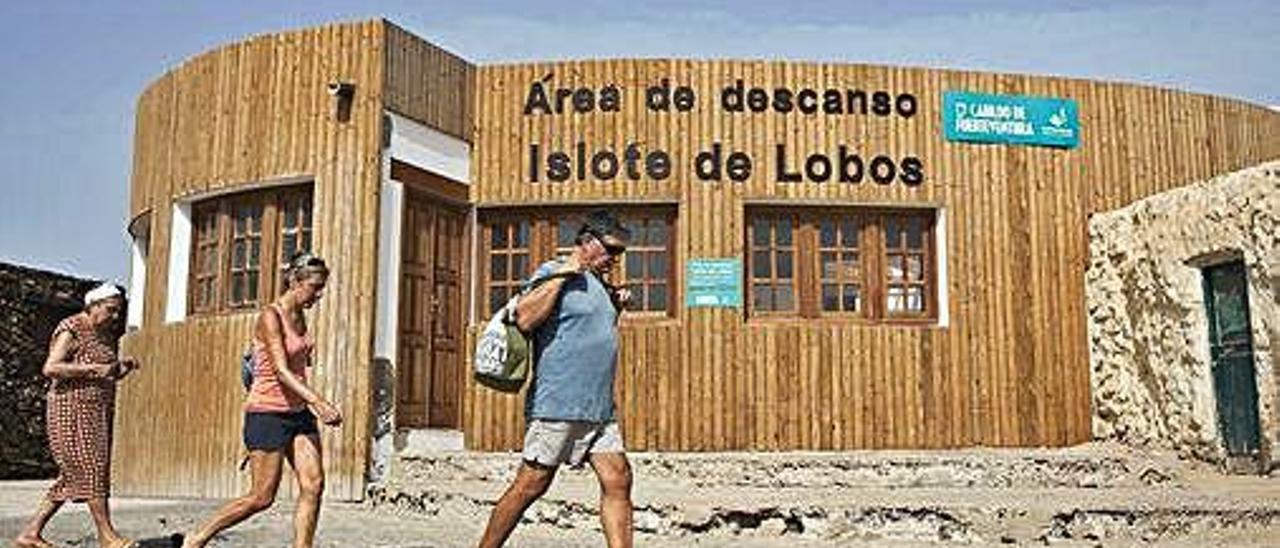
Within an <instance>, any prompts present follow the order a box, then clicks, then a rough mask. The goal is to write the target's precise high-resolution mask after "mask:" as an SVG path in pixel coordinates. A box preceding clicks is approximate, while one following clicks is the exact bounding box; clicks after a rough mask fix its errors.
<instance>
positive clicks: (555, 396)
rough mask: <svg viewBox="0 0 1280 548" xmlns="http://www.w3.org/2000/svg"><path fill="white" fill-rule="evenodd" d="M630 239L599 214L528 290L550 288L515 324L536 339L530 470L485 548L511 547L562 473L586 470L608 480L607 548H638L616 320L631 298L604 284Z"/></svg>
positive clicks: (528, 406) (529, 404) (502, 507)
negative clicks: (616, 391)
mask: <svg viewBox="0 0 1280 548" xmlns="http://www.w3.org/2000/svg"><path fill="white" fill-rule="evenodd" d="M629 237H630V234H628V232H627V230H626V229H624V228H623V227H622V225H621V224H619V223H618V220H617V218H616V217H614V216H613V214H611V213H609V212H607V211H595V212H592V213H591V214H590V215H588V216H587V218H586V221H585V222H584V223H583V224H582V227H581V228H580V229H579V230H578V235H577V239H576V241H575V245H574V248H573V251H572V252H571V253H570V254H569V255H568V256H565V257H563V258H560V259H557V260H554V261H549V262H547V263H545V264H543V265H542V266H540V267H539V268H538V270H537V271H536V272H534V274H533V276H532V277H531V278H530V280H529V281H530V283H532V282H533V281H536V280H539V279H542V278H548V277H549V278H551V279H550V280H548V281H546V282H545V283H543V284H541V285H539V286H537V287H536V288H535V289H533V290H532V291H530V292H528V293H527V294H525V295H523V296H521V297H520V300H519V301H518V302H517V305H516V325H517V326H518V327H519V328H520V329H521V330H522V331H525V332H526V333H528V332H532V334H533V339H534V370H533V371H534V372H533V380H532V381H531V383H530V385H529V388H528V391H527V392H526V395H525V420H526V421H527V429H526V431H525V439H524V452H523V458H524V462H523V463H522V464H521V466H520V470H519V471H518V472H517V473H516V477H515V480H514V481H512V483H511V486H510V487H509V488H507V491H506V493H504V494H503V495H502V498H501V499H499V500H498V503H497V505H495V506H494V508H493V513H492V514H490V516H489V525H488V526H487V527H486V528H485V532H484V537H483V538H482V539H481V540H480V546H481V547H482V548H487V547H496V546H501V545H502V543H504V542H506V540H507V537H508V536H510V535H511V531H512V530H514V529H515V527H516V524H517V523H519V521H520V516H521V515H523V514H524V511H525V510H526V509H527V508H528V507H529V505H530V504H533V501H535V500H537V499H538V498H539V497H541V496H542V495H543V494H544V493H546V492H547V488H548V487H550V486H551V480H553V479H554V478H555V474H556V470H557V468H558V467H559V466H560V465H561V464H565V463H568V464H569V465H570V466H572V467H579V466H581V465H582V464H583V462H584V461H586V462H590V464H591V468H592V469H593V470H595V473H596V477H597V479H599V481H600V522H601V524H602V525H603V527H604V534H605V538H606V540H607V541H608V543H609V546H610V547H611V548H618V547H628V548H629V547H630V546H631V545H632V531H631V524H632V517H631V513H632V509H631V465H630V463H628V462H627V456H626V453H625V452H624V451H625V450H624V448H623V444H622V434H621V432H620V431H619V430H618V423H617V418H616V417H615V415H614V405H613V381H614V372H615V371H616V370H617V365H618V329H617V321H618V314H619V313H620V312H621V310H620V306H621V303H623V302H625V301H626V300H627V298H628V297H629V295H627V294H626V290H625V289H621V290H619V289H615V288H613V287H611V286H610V285H608V284H606V283H605V282H604V279H603V277H602V276H603V275H604V274H605V273H607V272H609V270H611V269H612V268H613V267H614V264H615V263H616V261H617V260H618V257H619V256H621V255H622V253H623V252H625V251H626V242H627V239H628V238H629Z"/></svg>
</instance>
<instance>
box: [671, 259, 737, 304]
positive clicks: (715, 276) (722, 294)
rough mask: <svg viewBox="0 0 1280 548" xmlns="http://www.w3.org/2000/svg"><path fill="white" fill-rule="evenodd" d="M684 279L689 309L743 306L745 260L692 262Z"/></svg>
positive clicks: (688, 264)
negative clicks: (743, 269)
mask: <svg viewBox="0 0 1280 548" xmlns="http://www.w3.org/2000/svg"><path fill="white" fill-rule="evenodd" d="M684 279H685V286H684V287H685V291H684V304H685V306H686V307H689V308H695V307H723V308H741V307H742V260H741V259H708V258H701V259H690V260H689V261H688V262H686V263H685V276H684Z"/></svg>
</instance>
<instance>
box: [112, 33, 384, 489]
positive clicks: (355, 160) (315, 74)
mask: <svg viewBox="0 0 1280 548" xmlns="http://www.w3.org/2000/svg"><path fill="white" fill-rule="evenodd" d="M385 29H386V26H385V23H384V22H383V21H368V22H361V23H352V24H335V25H328V26H323V27H318V28H313V29H308V30H302V31H296V32H285V33H279V34H273V35H266V36H261V37H256V38H252V39H249V40H247V41H244V42H240V43H236V44H232V45H228V46H225V47H222V48H219V49H217V50H213V51H210V52H208V53H205V54H202V55H200V56H197V57H195V58H193V59H191V60H189V61H187V62H185V63H183V64H182V65H181V66H179V67H177V68H175V69H173V70H172V71H171V72H169V73H168V74H166V75H165V76H163V77H161V78H160V79H158V80H157V81H156V82H155V83H153V84H152V85H151V86H150V87H149V88H148V89H147V90H146V91H145V92H144V93H143V94H142V96H141V97H140V99H139V101H138V105H137V125H136V133H135V138H134V172H133V181H132V194H131V201H130V204H131V212H132V213H133V214H135V215H136V214H140V213H142V212H144V211H146V210H150V211H151V212H152V224H151V240H150V241H151V246H150V256H149V258H148V276H147V280H148V286H147V288H146V296H145V303H144V304H145V313H144V321H143V326H142V329H141V330H139V331H136V332H134V333H132V334H130V335H128V336H127V337H126V339H125V341H124V348H125V351H126V352H129V353H131V354H133V355H136V356H138V357H139V358H140V359H141V360H142V362H143V363H144V364H145V369H144V370H143V372H142V373H141V374H139V375H137V376H135V377H134V378H133V379H132V380H131V381H130V382H127V383H124V384H123V385H122V387H121V393H120V398H119V403H118V410H117V415H116V447H115V455H116V457H115V459H114V470H113V473H114V478H115V482H116V485H117V492H120V493H126V494H133V495H167V496H174V495H177V496H183V495H186V496H213V497H229V496H233V495H236V494H239V493H242V492H244V490H245V488H246V487H247V481H248V475H247V474H246V473H241V472H238V471H237V464H238V463H239V461H240V456H241V454H242V449H241V447H242V446H241V441H240V426H241V420H242V419H241V413H242V411H241V402H242V399H243V389H242V388H241V387H240V385H239V381H238V372H237V371H238V365H237V363H238V360H239V353H240V351H241V350H243V348H244V346H245V345H246V344H247V342H248V341H249V336H250V331H251V329H252V324H253V321H254V315H253V314H252V313H239V314H230V315H215V316H207V317H191V318H187V319H186V320H185V321H182V322H175V323H166V322H165V307H166V293H167V290H168V288H167V284H168V281H169V280H168V274H169V273H168V269H169V255H170V251H171V250H170V249H169V242H170V229H171V226H172V212H173V206H174V203H175V202H176V201H181V200H186V199H189V198H191V197H193V196H201V195H207V194H211V193H219V192H231V191H234V190H235V189H236V187H239V186H243V185H249V184H258V183H269V182H272V181H279V180H282V179H286V178H297V179H299V180H314V210H313V211H314V221H313V224H314V228H315V232H314V234H315V236H314V238H315V240H314V248H315V251H316V252H318V253H319V254H320V255H322V256H324V257H326V258H327V259H329V261H330V264H331V265H332V267H333V275H332V277H331V278H330V281H329V287H328V289H327V290H326V296H325V299H324V301H322V303H321V304H320V305H319V306H318V307H317V308H316V309H314V310H313V311H312V312H310V313H309V318H310V321H311V326H312V327H311V328H312V330H313V333H314V335H315V338H316V340H317V343H318V344H317V349H316V364H317V365H316V367H315V369H314V370H313V373H312V374H313V378H314V384H315V385H316V386H318V387H319V389H320V391H321V392H322V393H323V394H324V395H325V396H326V397H328V398H331V399H332V401H335V402H337V403H338V404H339V405H340V406H341V408H342V411H343V413H344V414H345V415H346V417H347V421H346V422H345V424H344V425H343V426H342V427H341V428H338V429H328V428H326V429H324V435H323V441H324V444H325V449H324V461H325V465H326V467H327V470H328V477H329V481H328V493H329V495H330V496H331V497H335V498H340V499H358V498H360V497H361V496H362V495H363V493H362V491H363V487H364V472H365V469H366V465H365V464H366V460H367V454H368V444H369V420H368V416H369V405H370V401H369V396H368V395H369V382H370V379H369V362H370V359H371V349H372V336H373V328H372V320H373V309H374V306H373V305H374V302H375V300H374V294H373V292H374V280H375V276H374V274H375V273H374V270H375V268H376V265H377V260H376V259H377V256H376V253H377V233H376V232H377V219H378V213H377V207H378V184H379V180H380V175H379V173H380V169H381V168H380V156H379V155H380V151H381V133H380V131H381V130H380V128H381V117H382V110H383V98H382V95H381V94H382V90H383V84H384V75H383V72H384V69H385V63H384V55H383V50H384V46H385V42H384V33H385ZM332 81H347V82H351V83H354V84H355V86H356V92H355V96H354V101H353V104H352V108H351V113H350V119H349V120H348V121H340V120H337V119H336V117H335V103H334V98H333V97H331V96H330V95H329V94H328V93H327V91H326V86H327V84H328V83H329V82H332ZM264 252H266V253H271V252H273V251H270V250H264Z"/></svg>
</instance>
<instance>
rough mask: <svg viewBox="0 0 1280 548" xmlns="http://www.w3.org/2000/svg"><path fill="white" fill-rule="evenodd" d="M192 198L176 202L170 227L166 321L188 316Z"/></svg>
mask: <svg viewBox="0 0 1280 548" xmlns="http://www.w3.org/2000/svg"><path fill="white" fill-rule="evenodd" d="M191 203H192V201H191V200H182V201H179V202H174V204H173V215H172V216H171V217H172V219H173V220H172V225H173V226H172V227H170V229H169V290H168V292H167V293H166V295H165V304H164V321H165V323H174V322H180V321H182V320H184V319H186V317H187V271H188V267H189V266H190V265H191Z"/></svg>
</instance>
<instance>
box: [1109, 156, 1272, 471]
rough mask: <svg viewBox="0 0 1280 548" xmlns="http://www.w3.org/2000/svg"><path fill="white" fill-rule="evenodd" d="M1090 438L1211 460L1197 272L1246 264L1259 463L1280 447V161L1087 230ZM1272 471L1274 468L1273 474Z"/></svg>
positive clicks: (1209, 387)
mask: <svg viewBox="0 0 1280 548" xmlns="http://www.w3.org/2000/svg"><path fill="white" fill-rule="evenodd" d="M1089 240H1090V243H1089V254H1090V259H1089V265H1088V269H1087V272H1086V277H1085V285H1086V288H1085V293H1086V300H1087V304H1088V311H1089V312H1088V313H1089V319H1088V322H1089V356H1090V358H1089V360H1090V368H1091V383H1092V388H1093V406H1094V409H1093V434H1094V437H1095V438H1097V439H1108V440H1118V441H1121V442H1124V443H1129V444H1134V445H1148V446H1160V447H1166V448H1170V449H1173V450H1175V451H1177V452H1178V453H1179V454H1182V455H1183V456H1187V457H1194V458H1199V459H1204V460H1209V461H1222V460H1223V459H1224V458H1225V457H1226V453H1225V451H1224V450H1223V448H1222V447H1223V444H1222V440H1221V435H1220V433H1219V429H1218V426H1217V422H1216V420H1217V410H1216V408H1215V405H1216V403H1215V396H1214V389H1213V377H1212V373H1211V369H1210V354H1209V331H1208V329H1209V327H1208V316H1207V312H1206V309H1205V302H1204V288H1203V285H1202V283H1203V282H1202V273H1201V269H1202V268H1203V267H1205V266H1209V265H1213V264H1217V263H1221V262H1224V261H1229V260H1243V262H1244V265H1245V268H1246V272H1247V277H1248V293H1249V309H1250V314H1251V317H1252V318H1251V325H1252V335H1253V345H1254V367H1255V368H1256V371H1257V376H1256V378H1257V381H1258V398H1259V404H1258V405H1259V409H1258V412H1259V413H1258V414H1259V422H1260V427H1261V434H1262V440H1261V446H1262V457H1263V462H1264V464H1269V465H1271V464H1273V463H1276V460H1275V458H1276V457H1275V452H1274V450H1273V447H1274V446H1275V443H1276V441H1277V439H1280V417H1278V416H1277V412H1278V410H1280V401H1277V398H1280V392H1278V391H1277V386H1276V385H1277V381H1278V380H1280V376H1278V375H1280V372H1278V371H1277V369H1276V365H1277V363H1280V356H1278V355H1277V353H1278V352H1280V291H1278V289H1280V162H1269V163H1266V164H1262V165H1259V166H1255V167H1252V168H1248V169H1244V170H1241V171H1237V172H1234V173H1230V174H1227V175H1222V176H1219V177H1215V178H1213V179H1210V180H1207V181H1200V182H1196V183H1193V184H1190V185H1187V186H1184V187H1181V188H1177V189H1174V190H1171V191H1168V192H1165V193H1162V194H1158V195H1155V196H1151V197H1149V198H1146V199H1144V200H1141V201H1139V202H1136V203H1133V204H1130V205H1129V206H1127V207H1124V208H1122V209H1118V210H1115V211H1110V212H1106V213H1101V214H1097V215H1095V216H1094V217H1093V218H1092V219H1091V220H1090V223H1089ZM1269 467H1271V466H1269Z"/></svg>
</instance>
